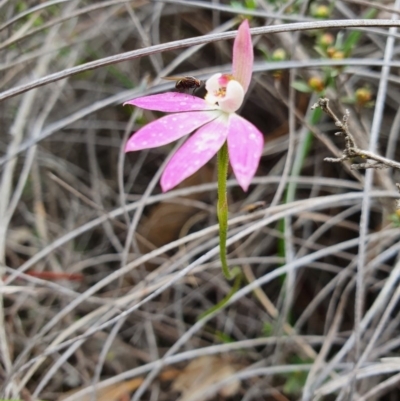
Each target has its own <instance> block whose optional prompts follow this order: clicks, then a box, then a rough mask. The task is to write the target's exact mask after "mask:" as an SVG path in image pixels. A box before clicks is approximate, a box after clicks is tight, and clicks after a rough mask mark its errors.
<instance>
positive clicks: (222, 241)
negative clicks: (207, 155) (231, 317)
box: [217, 142, 240, 280]
mask: <svg viewBox="0 0 400 401" xmlns="http://www.w3.org/2000/svg"><path fill="white" fill-rule="evenodd" d="M228 166H229V154H228V145H227V143H226V142H225V143H224V144H223V146H222V148H221V149H220V150H219V152H218V205H217V216H218V222H219V256H220V259H221V265H222V272H223V273H224V276H225V277H226V279H227V280H232V279H233V278H234V277H236V276H237V275H238V274H240V269H239V268H238V267H235V268H233V269H232V271H230V270H229V267H228V262H227V259H226V238H227V236H228V198H227V194H226V180H227V177H228Z"/></svg>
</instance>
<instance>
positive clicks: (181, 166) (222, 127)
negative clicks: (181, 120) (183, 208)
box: [161, 115, 228, 192]
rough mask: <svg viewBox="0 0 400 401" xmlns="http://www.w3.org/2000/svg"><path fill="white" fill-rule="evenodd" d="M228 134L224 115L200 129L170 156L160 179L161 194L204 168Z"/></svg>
mask: <svg viewBox="0 0 400 401" xmlns="http://www.w3.org/2000/svg"><path fill="white" fill-rule="evenodd" d="M227 134H228V122H227V119H226V116H225V115H222V116H220V117H219V118H218V119H216V120H214V121H212V122H210V123H208V124H207V125H204V126H203V127H201V128H200V129H199V130H198V131H197V132H195V133H194V134H193V136H191V137H190V138H189V139H188V140H187V141H186V142H185V143H184V144H183V145H182V146H181V147H180V148H179V149H178V150H177V152H176V153H175V154H174V156H172V159H171V160H170V162H169V163H168V165H167V167H166V168H165V170H164V172H163V175H162V177H161V188H162V190H163V192H166V191H168V190H170V189H171V188H173V187H175V186H176V185H178V184H180V183H181V182H182V181H183V180H184V179H185V178H187V177H189V176H191V175H192V174H193V173H195V172H196V171H197V170H198V169H199V168H200V167H202V166H204V165H205V164H206V163H207V162H208V161H209V160H210V159H211V158H212V157H213V156H214V155H215V154H216V153H217V152H218V150H219V149H220V148H221V146H222V145H223V144H224V142H225V140H226V137H227Z"/></svg>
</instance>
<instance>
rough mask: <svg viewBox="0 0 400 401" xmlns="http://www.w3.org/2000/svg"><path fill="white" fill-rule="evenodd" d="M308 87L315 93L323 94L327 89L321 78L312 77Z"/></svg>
mask: <svg viewBox="0 0 400 401" xmlns="http://www.w3.org/2000/svg"><path fill="white" fill-rule="evenodd" d="M308 86H309V87H310V88H311V89H312V90H313V91H314V92H322V91H323V90H324V89H325V84H324V81H323V80H322V79H321V78H319V77H311V78H310V79H309V80H308Z"/></svg>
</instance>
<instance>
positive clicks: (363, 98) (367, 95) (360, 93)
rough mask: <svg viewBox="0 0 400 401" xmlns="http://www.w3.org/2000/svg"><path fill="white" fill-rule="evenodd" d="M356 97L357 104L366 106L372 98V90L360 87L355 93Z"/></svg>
mask: <svg viewBox="0 0 400 401" xmlns="http://www.w3.org/2000/svg"><path fill="white" fill-rule="evenodd" d="M355 98H356V102H357V104H359V105H360V106H364V105H365V104H366V103H368V102H370V101H371V99H372V93H371V90H370V89H368V88H358V89H357V90H356V93H355Z"/></svg>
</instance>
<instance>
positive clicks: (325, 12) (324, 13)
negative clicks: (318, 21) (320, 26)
mask: <svg viewBox="0 0 400 401" xmlns="http://www.w3.org/2000/svg"><path fill="white" fill-rule="evenodd" d="M311 15H312V16H313V17H314V18H323V19H326V18H329V15H330V10H329V7H328V6H324V5H317V6H314V7H312V9H311Z"/></svg>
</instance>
